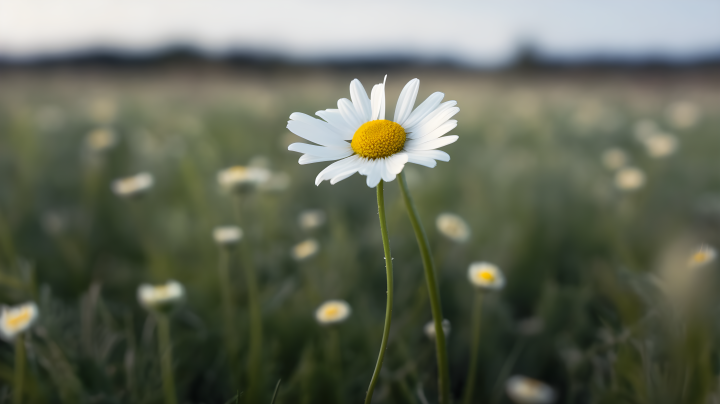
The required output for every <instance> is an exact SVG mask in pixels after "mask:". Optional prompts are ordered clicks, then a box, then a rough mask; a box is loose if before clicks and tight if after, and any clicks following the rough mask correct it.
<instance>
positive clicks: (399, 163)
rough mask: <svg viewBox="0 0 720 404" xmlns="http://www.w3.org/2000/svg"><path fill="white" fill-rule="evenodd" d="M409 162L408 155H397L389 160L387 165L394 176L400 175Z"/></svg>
mask: <svg viewBox="0 0 720 404" xmlns="http://www.w3.org/2000/svg"><path fill="white" fill-rule="evenodd" d="M407 162H408V154H407V153H404V152H402V153H397V154H394V155H392V156H390V157H388V158H387V165H388V168H389V169H390V171H391V172H392V173H393V174H400V172H401V171H402V170H403V168H404V167H405V164H406V163H407Z"/></svg>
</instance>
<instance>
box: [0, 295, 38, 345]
mask: <svg viewBox="0 0 720 404" xmlns="http://www.w3.org/2000/svg"><path fill="white" fill-rule="evenodd" d="M38 315H39V312H38V307H37V305H36V304H35V303H34V302H29V303H25V304H21V305H17V306H11V307H8V306H6V307H3V308H2V313H0V337H2V338H4V339H6V340H12V339H14V338H15V337H16V336H17V335H18V334H20V333H22V332H24V331H26V330H27V329H28V328H30V327H31V326H32V325H33V324H34V323H35V321H36V320H37V319H38Z"/></svg>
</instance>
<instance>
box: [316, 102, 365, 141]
mask: <svg viewBox="0 0 720 404" xmlns="http://www.w3.org/2000/svg"><path fill="white" fill-rule="evenodd" d="M315 115H317V116H319V117H320V118H322V119H324V120H326V121H327V123H329V124H330V126H332V127H333V128H335V131H336V132H338V133H339V134H340V136H341V137H342V138H343V140H350V139H352V137H353V135H354V134H355V131H354V130H353V129H352V128H351V127H350V125H349V124H348V123H347V122H345V118H343V116H342V114H341V113H340V110H337V109H326V110H324V111H318V112H316V113H315Z"/></svg>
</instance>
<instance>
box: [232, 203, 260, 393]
mask: <svg viewBox="0 0 720 404" xmlns="http://www.w3.org/2000/svg"><path fill="white" fill-rule="evenodd" d="M242 198H243V196H242V195H240V194H238V195H237V204H236V205H237V206H236V208H237V216H238V218H237V220H238V223H239V222H240V221H241V220H242V218H243V200H242ZM247 198H250V196H247ZM245 227H246V228H247V229H248V236H249V235H250V234H252V227H251V226H250V225H246V226H245ZM240 244H242V245H241V246H240V248H239V249H238V250H239V251H240V259H241V260H242V262H243V263H244V266H245V271H244V272H245V282H246V283H247V287H248V311H249V314H250V347H249V354H248V355H249V357H248V379H247V386H248V387H247V388H248V390H247V401H246V402H248V403H256V402H258V401H259V395H260V394H261V392H262V385H263V380H262V349H263V347H262V345H263V329H262V326H263V324H262V312H261V310H260V296H259V293H258V284H257V278H256V277H255V265H254V261H253V256H252V246H251V245H250V237H247V238H246V239H245V240H243V241H241V242H240Z"/></svg>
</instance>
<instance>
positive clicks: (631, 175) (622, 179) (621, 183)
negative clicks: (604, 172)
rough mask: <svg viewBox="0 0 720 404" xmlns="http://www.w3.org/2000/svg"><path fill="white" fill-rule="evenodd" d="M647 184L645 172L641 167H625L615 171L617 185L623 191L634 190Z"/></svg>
mask: <svg viewBox="0 0 720 404" xmlns="http://www.w3.org/2000/svg"><path fill="white" fill-rule="evenodd" d="M643 185H645V173H643V172H642V171H641V170H640V169H639V168H635V167H624V168H621V169H620V170H618V171H617V172H616V173H615V186H616V187H617V188H618V189H621V190H623V191H634V190H636V189H638V188H641V187H642V186H643Z"/></svg>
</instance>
